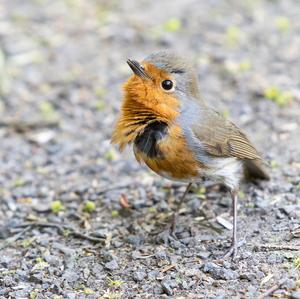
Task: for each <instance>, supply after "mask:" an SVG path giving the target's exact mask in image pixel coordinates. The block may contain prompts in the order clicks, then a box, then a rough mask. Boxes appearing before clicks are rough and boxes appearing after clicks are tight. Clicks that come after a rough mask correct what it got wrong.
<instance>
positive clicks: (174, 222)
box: [170, 183, 192, 235]
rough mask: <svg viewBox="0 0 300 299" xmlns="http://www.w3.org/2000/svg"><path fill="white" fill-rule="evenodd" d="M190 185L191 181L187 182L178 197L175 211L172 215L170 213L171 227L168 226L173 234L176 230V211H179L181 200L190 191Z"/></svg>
mask: <svg viewBox="0 0 300 299" xmlns="http://www.w3.org/2000/svg"><path fill="white" fill-rule="evenodd" d="M191 187H192V183H189V184H188V185H187V187H186V189H185V191H184V193H183V194H182V196H181V198H180V201H179V203H178V204H177V206H176V209H175V211H174V212H173V215H172V222H171V228H170V230H171V234H173V235H174V233H175V230H176V221H177V217H178V212H179V210H180V207H181V205H182V203H183V201H184V199H185V197H186V195H187V194H188V192H189V191H190V189H191Z"/></svg>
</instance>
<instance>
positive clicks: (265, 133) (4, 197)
mask: <svg viewBox="0 0 300 299" xmlns="http://www.w3.org/2000/svg"><path fill="white" fill-rule="evenodd" d="M163 48H171V49H176V50H178V51H179V52H181V53H184V55H187V56H189V57H191V59H192V60H193V61H194V63H195V66H196V67H197V69H198V75H199V80H200V86H201V90H202V95H203V97H204V98H205V99H206V100H207V102H209V103H210V104H211V105H212V106H213V107H215V108H217V109H219V110H220V111H221V112H222V113H224V114H225V115H227V116H229V117H230V118H231V119H233V120H234V121H235V122H236V123H238V124H239V125H240V126H241V127H242V128H244V129H245V130H246V131H247V132H248V133H249V136H250V139H252V140H253V142H254V143H255V144H256V145H257V147H258V148H259V150H260V151H261V152H262V153H263V155H264V157H265V158H266V160H268V161H269V163H270V174H271V176H272V180H271V181H269V182H258V183H256V184H253V183H243V184H242V186H241V190H242V191H241V192H240V194H239V195H240V196H239V197H240V201H239V237H240V240H241V241H243V243H244V244H243V246H242V247H241V249H240V251H239V254H238V258H237V259H236V260H235V261H234V262H232V261H231V260H224V259H222V253H223V252H224V251H225V250H226V247H227V246H228V245H229V243H230V236H231V232H230V230H229V229H228V228H230V225H228V221H230V207H231V206H230V199H229V196H228V194H227V193H226V192H224V190H222V188H219V186H214V185H212V184H211V182H203V184H202V185H201V186H199V187H196V186H195V188H194V190H193V192H192V193H190V194H189V195H188V198H187V200H186V204H185V205H184V207H183V208H182V210H181V213H180V218H179V224H178V228H177V232H176V236H177V239H173V238H171V237H169V236H168V234H167V233H166V232H167V227H168V221H169V218H170V215H171V213H172V210H173V209H174V208H175V206H176V202H177V200H178V198H179V196H180V194H181V193H182V192H183V190H184V186H182V185H180V184H174V183H171V182H169V181H167V180H163V179H161V178H160V177H158V176H156V175H154V174H152V173H150V172H149V171H148V170H147V169H146V168H145V167H143V166H140V165H138V163H137V162H135V160H134V158H133V155H132V153H131V151H130V150H128V151H127V152H126V153H125V155H120V154H119V153H118V152H117V150H116V149H115V148H114V147H112V146H111V145H110V142H109V139H110V135H111V131H112V126H113V123H114V121H115V119H116V115H117V113H118V109H119V106H120V99H121V84H122V82H124V80H126V78H127V77H128V75H129V69H128V67H127V65H126V63H125V61H126V58H133V59H142V58H143V57H145V56H147V55H148V54H149V53H151V52H153V51H156V50H160V49H163ZM299 49H300V6H299V3H298V1H297V0H294V1H292V0H286V1H279V0H278V1H275V0H274V1H271V0H269V1H267V0H265V1H262V0H261V1H259V0H253V1H250V0H247V1H237V0H228V1H221V0H219V1H218V0H210V1H204V0H203V1H195V0H187V1H179V0H173V1H172V2H170V1H149V0H143V1H138V0H135V1H132V0H131V1H129V0H124V1H115V0H114V1H108V0H107V1H96V0H94V1H92V0H89V1H81V0H51V1H50V0H49V1H48V0H26V1H22V0H14V1H9V0H2V1H1V2H0V136H1V141H2V142H1V144H0V149H1V150H0V169H1V175H0V198H1V201H0V226H1V230H0V251H1V255H0V298H1V299H2V298H31V299H35V298H55V299H58V298H68V299H73V298H74V299H77V298H110V299H113V298H167V297H173V298H258V297H259V296H260V295H262V294H263V293H264V292H268V291H270V292H271V290H273V291H274V293H273V296H274V297H276V298H288V297H289V296H291V298H300V293H299V292H300V274H299V272H300V271H299V267H300V252H299V250H298V251H297V250H296V249H297V248H299V246H300V242H299V237H300V225H299V219H300V160H299V157H300V141H299V136H300V124H299V119H300V60H299ZM45 223H47V224H45ZM289 249H290V250H289ZM291 249H294V250H291ZM260 298H262V297H260ZM264 298H268V295H266V296H265V297H264Z"/></svg>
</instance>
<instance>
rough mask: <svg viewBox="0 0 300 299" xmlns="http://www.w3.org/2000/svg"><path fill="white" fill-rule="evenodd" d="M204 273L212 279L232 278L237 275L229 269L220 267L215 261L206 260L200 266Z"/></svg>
mask: <svg viewBox="0 0 300 299" xmlns="http://www.w3.org/2000/svg"><path fill="white" fill-rule="evenodd" d="M202 270H203V272H205V273H209V274H210V275H211V276H212V277H213V278H214V279H217V280H218V279H224V280H233V279H236V278H237V277H238V274H237V273H236V272H234V271H232V270H230V269H226V268H224V267H221V266H219V265H217V264H215V263H212V262H208V263H205V264H204V265H203V266H202Z"/></svg>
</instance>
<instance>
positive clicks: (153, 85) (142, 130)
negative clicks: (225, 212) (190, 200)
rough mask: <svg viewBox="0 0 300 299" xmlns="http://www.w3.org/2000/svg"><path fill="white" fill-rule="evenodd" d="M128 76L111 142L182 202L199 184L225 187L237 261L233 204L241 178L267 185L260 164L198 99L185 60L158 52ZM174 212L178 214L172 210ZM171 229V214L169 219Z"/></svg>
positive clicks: (244, 140) (231, 253) (230, 126)
mask: <svg viewBox="0 0 300 299" xmlns="http://www.w3.org/2000/svg"><path fill="white" fill-rule="evenodd" d="M127 64H128V65H129V67H130V68H131V70H132V72H133V74H132V75H131V76H130V77H129V79H128V80H127V81H126V82H125V84H124V85H123V92H124V94H123V101H122V105H121V109H120V113H119V117H118V119H117V121H116V124H115V127H114V130H113V133H112V137H111V142H112V143H113V144H116V145H118V147H119V149H120V151H123V150H124V149H125V147H126V146H128V145H129V146H132V148H133V152H134V155H135V158H136V160H137V161H138V162H139V163H144V164H146V165H147V166H148V167H149V168H150V169H151V170H152V171H154V172H155V173H156V174H158V175H160V176H162V177H165V178H167V179H169V180H173V181H178V182H184V183H186V184H187V187H186V190H185V192H184V193H183V195H182V197H181V198H180V202H179V205H178V206H180V205H181V204H182V202H183V201H184V199H185V197H186V195H187V193H188V192H189V191H190V188H191V186H192V184H193V183H201V181H202V180H203V178H208V179H211V180H212V181H214V182H216V183H220V184H222V185H224V186H225V187H226V189H227V190H228V192H229V193H230V196H231V200H232V214H233V229H232V238H231V246H230V247H229V249H228V251H227V253H226V254H225V255H224V257H232V258H233V259H234V258H235V257H236V255H237V249H238V243H237V201H238V191H239V185H240V181H241V179H242V176H243V174H247V177H248V178H254V179H265V180H268V179H270V176H269V174H268V171H267V170H266V169H265V167H264V166H265V165H264V160H263V159H262V157H261V155H260V153H259V152H258V151H257V150H256V148H255V147H254V145H253V144H252V143H251V142H250V140H249V139H248V137H247V136H246V134H245V133H244V132H243V131H242V130H241V129H240V128H239V127H238V126H237V125H235V124H234V123H233V122H231V121H230V120H228V119H227V118H225V117H224V116H223V115H222V114H220V113H219V112H218V111H216V110H215V109H214V108H212V107H210V106H209V105H208V104H207V103H206V102H205V101H204V99H203V98H202V96H201V94H200V87H199V82H198V77H197V73H196V70H195V68H194V66H193V64H192V62H191V61H189V59H187V58H186V57H185V56H180V55H179V54H177V53H176V52H173V51H168V50H163V51H159V52H156V53H153V54H151V55H149V56H148V57H146V58H145V59H144V60H142V61H141V62H138V61H136V60H132V59H128V60H127ZM176 211H177V212H178V209H177V210H176ZM173 216H174V217H173V222H172V228H173V229H174V224H175V219H176V212H175V213H174V215H173Z"/></svg>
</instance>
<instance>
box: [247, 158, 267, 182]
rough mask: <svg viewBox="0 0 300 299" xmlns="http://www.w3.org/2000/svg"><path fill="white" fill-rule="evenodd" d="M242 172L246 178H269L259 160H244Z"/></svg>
mask: <svg viewBox="0 0 300 299" xmlns="http://www.w3.org/2000/svg"><path fill="white" fill-rule="evenodd" d="M244 173H245V178H246V179H249V180H251V179H260V180H269V179H270V176H269V174H268V173H267V171H266V169H264V166H263V163H262V161H261V160H244Z"/></svg>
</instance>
